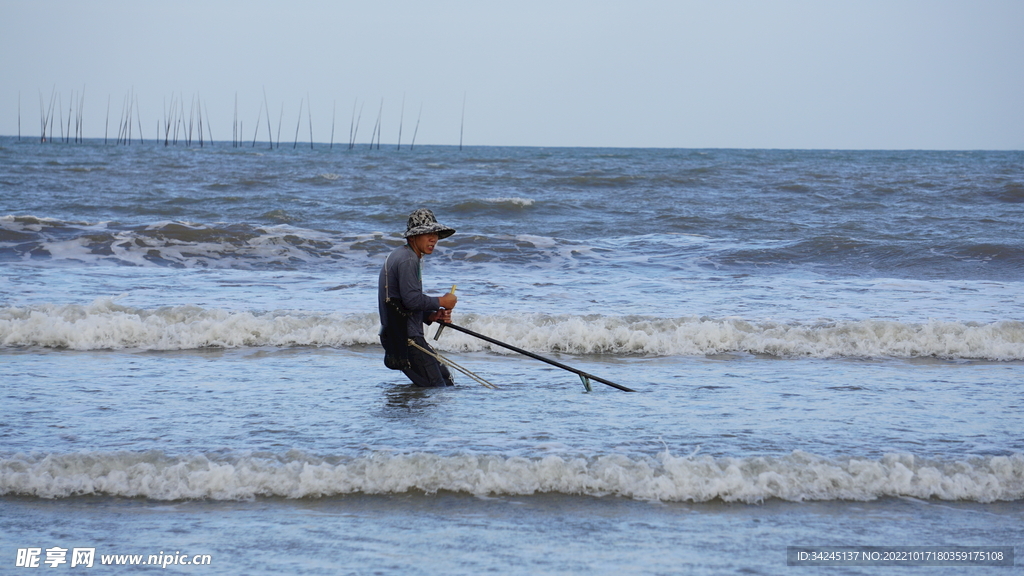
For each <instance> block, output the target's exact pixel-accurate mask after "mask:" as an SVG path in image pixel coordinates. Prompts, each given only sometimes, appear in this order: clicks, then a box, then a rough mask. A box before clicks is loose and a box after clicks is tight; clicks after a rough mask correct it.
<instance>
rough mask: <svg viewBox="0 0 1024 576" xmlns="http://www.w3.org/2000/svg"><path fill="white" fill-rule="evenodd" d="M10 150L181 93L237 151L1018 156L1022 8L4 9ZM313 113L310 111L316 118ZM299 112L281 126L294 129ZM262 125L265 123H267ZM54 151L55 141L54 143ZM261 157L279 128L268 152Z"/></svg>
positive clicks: (600, 4)
mask: <svg viewBox="0 0 1024 576" xmlns="http://www.w3.org/2000/svg"><path fill="white" fill-rule="evenodd" d="M0 79H2V81H0V134H7V135H15V134H17V132H18V117H19V114H18V108H19V102H20V108H21V114H20V116H21V132H22V134H23V135H24V136H29V135H35V136H37V137H38V134H39V117H40V94H42V100H43V101H44V103H45V104H48V103H49V101H50V97H51V94H52V93H54V91H56V94H58V95H59V97H60V98H61V101H62V103H63V108H64V110H63V114H64V116H65V118H64V121H65V122H66V121H67V117H66V116H67V108H68V106H69V104H70V100H71V98H72V92H74V93H75V98H78V95H80V94H82V93H83V89H84V125H85V130H86V132H87V135H88V136H92V137H103V133H104V129H105V117H106V113H107V101H108V98H109V100H110V115H111V117H112V118H113V119H112V120H111V123H116V121H117V118H118V117H119V116H120V114H121V108H122V104H123V102H124V100H125V96H126V94H128V93H129V92H130V91H132V90H134V94H135V95H136V97H137V101H138V105H139V109H140V113H141V117H140V118H141V122H142V129H143V135H144V136H145V137H147V138H152V137H153V135H154V133H155V132H156V127H157V122H158V121H159V120H161V119H162V118H163V114H164V112H163V108H164V107H165V106H166V105H167V104H169V102H170V100H171V97H172V95H175V97H180V96H181V95H184V99H185V101H186V112H187V108H188V102H189V101H191V99H192V98H193V97H194V96H195V95H196V94H198V95H199V96H200V97H201V99H202V101H203V102H205V105H206V110H207V115H208V116H209V118H210V123H211V126H210V127H211V129H212V133H213V136H214V138H215V139H217V140H230V138H231V131H232V121H233V116H234V102H235V96H236V94H237V97H238V111H239V117H240V119H241V120H242V121H243V123H244V126H245V132H246V134H245V138H246V139H248V140H251V139H252V136H253V135H252V131H253V130H254V129H255V127H256V122H257V117H258V114H260V112H259V111H260V109H261V107H262V106H263V91H264V90H266V95H267V101H268V103H269V109H270V112H271V119H272V125H273V132H275V136H276V132H277V124H278V123H279V122H281V123H282V125H283V128H282V129H281V139H282V140H284V141H285V142H288V141H291V140H293V139H294V134H295V126H296V120H297V115H298V112H299V106H300V102H303V100H304V99H305V98H306V97H307V94H308V96H309V101H308V103H306V102H303V106H304V111H303V120H302V122H303V124H302V129H301V131H300V141H301V140H302V139H305V140H306V141H308V139H309V127H308V125H307V119H306V113H307V111H310V112H311V113H312V121H313V137H314V139H315V140H316V141H318V142H326V141H328V140H329V139H330V132H331V120H332V115H334V114H335V112H334V110H335V107H336V117H337V120H336V126H335V136H334V139H335V141H336V142H347V140H348V133H349V128H350V123H351V118H352V114H353V107H354V106H355V107H356V111H357V112H358V109H359V108H360V107H362V109H363V111H362V119H361V123H360V128H359V137H358V141H359V142H366V141H367V140H368V139H369V136H370V131H371V130H372V128H373V124H374V122H375V121H376V117H377V112H378V110H379V109H380V106H381V101H382V100H383V114H382V119H383V123H382V125H383V137H382V141H383V142H384V143H394V142H396V141H397V140H398V132H399V127H400V118H401V117H402V114H403V109H402V101H403V98H404V100H405V105H404V121H403V122H402V123H401V127H402V130H403V135H402V139H403V141H405V142H408V141H409V139H410V138H411V134H412V130H413V127H414V125H415V122H416V119H417V117H418V116H419V115H420V109H421V107H422V116H421V117H420V127H419V132H418V135H417V144H458V143H459V130H460V121H461V114H462V109H463V98H464V97H465V143H466V144H467V145H513V146H623V147H680V148H845V149H865V148H866V149H905V148H919V149H1016V150H1020V149H1024V1H1021V0H960V1H946V0H920V1H917V0H882V1H875V0H855V1H854V0H851V1H846V2H839V1H829V0H812V1H803V0H776V1H769V0H715V1H710V0H709V1H701V2H695V1H688V0H629V1H628V2H627V1H621V2H604V1H558V0H547V1H536V2H535V1H531V0H516V1H515V2H503V3H499V2H490V1H483V0H477V1H466V2H461V1H438V2H423V1H420V2H413V1H409V2H404V1H396V2H373V1H365V0H364V1H360V2H348V1H334V2H328V1H324V2H313V1H301V0H299V1H295V0H291V1H288V2H266V1H253V0H244V1H243V0H221V1H218V0H201V1H197V2H193V1H180V0H176V1H174V2H141V1H134V0H133V1H114V0H95V1H90V2H83V1H40V0H0ZM308 106H311V108H308ZM282 108H283V117H282ZM265 119H266V116H265V113H264V114H263V120H262V121H263V122H265ZM57 133H59V130H58V131H57ZM260 138H262V139H263V140H264V141H265V140H266V125H265V124H264V125H263V128H262V129H261V135H260Z"/></svg>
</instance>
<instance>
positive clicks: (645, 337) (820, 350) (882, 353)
mask: <svg viewBox="0 0 1024 576" xmlns="http://www.w3.org/2000/svg"><path fill="white" fill-rule="evenodd" d="M456 323H458V324H459V325H461V326H465V327H466V328H469V329H470V330H473V331H476V332H480V333H482V334H486V335H488V336H490V337H492V338H496V339H498V340H502V341H505V342H508V343H510V344H513V345H515V346H518V347H521V348H525V349H527V350H532V351H536V352H563V353H569V354H624V355H641V356H672V355H708V354H722V353H746V354H764V355H771V356H780V357H813V358H841V357H856V358H872V357H895V358H917V357H936V358H945V359H983V360H997V361H1019V360H1024V322H1019V321H1010V320H1004V321H998V322H992V323H988V324H985V323H975V322H955V321H952V322H943V321H930V322H925V323H906V322H896V321H888V320H861V321H851V322H836V323H822V324H799V323H781V322H768V321H765V322H752V321H747V320H742V319H736V318H724V319H722V318H707V317H704V318H697V317H689V318H653V317H643V316H599V315H593V316H579V315H568V314H566V315H545V314H515V313H509V314H503V315H500V314H499V315H477V314H465V315H461V316H459V318H458V319H457V320H456ZM378 329H379V327H378V319H377V315H376V314H373V313H369V314H366V313H361V314H344V313H330V314H325V313H318V312H305V311H296V310H276V311H269V312H260V311H237V310H225V309H219V308H204V307H200V306H173V307H164V308H156V309H145V308H136V307H130V306H122V305H120V304H118V303H117V302H116V301H115V299H112V298H103V299H99V300H96V301H94V302H92V303H91V304H88V305H78V304H61V305H58V304H50V305H36V306H27V307H5V308H0V345H2V346H44V347H51V348H69V349H74V350H98V349H124V348H137V349H153V350H189V349H198V348H207V347H225V348H239V347H261V346H276V347H288V346H327V347H345V346H358V345H376V344H378ZM438 347H439V348H440V349H442V350H448V351H464V352H473V351H480V350H488V349H493V350H494V351H495V352H501V353H504V350H503V349H501V348H497V347H492V346H491V345H490V344H487V343H485V342H483V341H480V340H477V339H475V338H473V337H471V336H468V335H466V334H462V333H456V332H453V331H449V332H447V333H446V335H445V337H444V339H442V340H441V341H440V342H439V343H438Z"/></svg>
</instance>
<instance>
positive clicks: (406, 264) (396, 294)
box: [377, 244, 441, 338]
mask: <svg viewBox="0 0 1024 576" xmlns="http://www.w3.org/2000/svg"><path fill="white" fill-rule="evenodd" d="M387 298H398V299H400V300H401V301H402V305H403V306H405V308H406V309H408V310H416V311H418V312H419V314H413V315H412V316H410V317H409V319H408V321H407V322H408V328H407V330H408V334H409V338H414V337H416V336H420V337H422V336H423V323H424V322H425V321H426V317H427V316H428V315H429V314H430V313H432V312H435V311H437V310H438V309H439V308H440V307H441V305H440V304H439V303H438V300H437V297H435V296H427V295H426V294H424V293H423V280H422V277H421V273H420V259H419V257H418V256H416V252H414V251H413V249H412V248H410V247H409V245H408V244H407V245H405V246H399V247H398V248H396V249H395V250H394V251H393V252H392V253H391V254H389V255H388V257H387V260H385V262H384V265H383V266H381V269H380V277H379V278H378V280H377V312H378V314H379V315H380V324H381V332H383V329H384V328H385V327H386V326H387V322H388V314H387V308H386V306H387V305H386V304H385V303H384V301H385V299H387Z"/></svg>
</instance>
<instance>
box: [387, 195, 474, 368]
mask: <svg viewBox="0 0 1024 576" xmlns="http://www.w3.org/2000/svg"><path fill="white" fill-rule="evenodd" d="M452 234H455V229H454V228H449V227H448V226H443V225H441V224H438V222H437V218H435V217H434V213H433V212H431V211H430V210H428V209H426V208H420V209H419V210H416V211H415V212H413V213H412V214H410V215H409V222H408V224H407V226H406V230H405V234H403V236H405V238H406V244H405V245H404V246H400V247H398V248H396V249H395V250H394V252H392V253H391V254H389V255H388V257H387V259H385V260H384V266H383V267H381V271H380V277H379V279H378V281H377V308H378V313H379V314H380V324H381V329H380V342H381V344H383V345H384V365H385V366H387V367H388V368H391V369H392V370H401V371H402V372H404V373H405V375H406V376H408V377H409V380H412V383H413V384H414V385H416V386H430V387H435V386H453V385H454V384H455V382H454V380H452V376H451V373H449V372H448V368H447V367H446V366H444V365H442V364H441V363H440V362H438V360H437V358H436V357H435V356H434V355H433V348H431V347H430V345H429V344H427V340H426V339H425V338H424V337H423V324H424V323H427V324H430V323H431V322H433V321H435V320H440V321H443V322H450V321H451V314H452V308H454V307H455V303H456V302H457V301H458V298H457V297H456V296H455V294H454V293H452V292H449V293H448V294H445V295H444V296H437V297H435V296H427V295H426V294H424V293H423V277H422V272H421V268H420V260H421V259H422V258H423V256H424V255H425V254H432V253H433V252H434V246H435V245H437V241H438V240H441V239H443V238H447V237H449V236H451V235H452Z"/></svg>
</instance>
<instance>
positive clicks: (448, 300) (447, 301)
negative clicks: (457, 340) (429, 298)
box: [437, 292, 459, 322]
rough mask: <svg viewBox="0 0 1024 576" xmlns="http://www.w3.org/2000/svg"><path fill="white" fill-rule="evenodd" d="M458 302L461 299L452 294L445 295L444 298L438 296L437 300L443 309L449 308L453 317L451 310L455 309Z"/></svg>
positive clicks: (449, 312)
mask: <svg viewBox="0 0 1024 576" xmlns="http://www.w3.org/2000/svg"><path fill="white" fill-rule="evenodd" d="M458 301H459V297H458V296H456V295H455V294H452V293H451V292H449V293H447V294H445V295H444V296H438V298H437V302H438V304H440V305H441V307H442V308H447V309H448V314H449V315H451V309H452V308H455V303H456V302H458ZM446 322H447V320H446Z"/></svg>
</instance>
